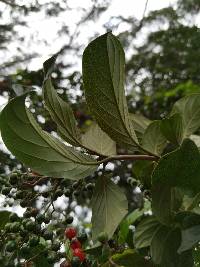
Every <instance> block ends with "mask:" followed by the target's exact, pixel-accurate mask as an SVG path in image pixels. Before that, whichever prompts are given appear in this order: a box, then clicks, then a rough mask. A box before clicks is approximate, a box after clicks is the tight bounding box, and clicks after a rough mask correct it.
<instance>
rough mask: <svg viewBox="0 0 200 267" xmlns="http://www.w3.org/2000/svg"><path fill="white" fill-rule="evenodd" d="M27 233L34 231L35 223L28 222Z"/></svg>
mask: <svg viewBox="0 0 200 267" xmlns="http://www.w3.org/2000/svg"><path fill="white" fill-rule="evenodd" d="M25 229H26V230H27V231H33V230H34V229H35V223H34V222H33V221H28V222H27V223H26V225H25Z"/></svg>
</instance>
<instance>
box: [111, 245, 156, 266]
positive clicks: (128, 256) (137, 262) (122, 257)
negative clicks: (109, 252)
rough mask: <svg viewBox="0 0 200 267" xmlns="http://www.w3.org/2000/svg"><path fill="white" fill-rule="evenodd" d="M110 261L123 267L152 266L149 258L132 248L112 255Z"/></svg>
mask: <svg viewBox="0 0 200 267" xmlns="http://www.w3.org/2000/svg"><path fill="white" fill-rule="evenodd" d="M112 261H113V262H114V263H117V266H119V265H120V266H124V267H153V264H152V262H151V261H150V260H147V259H145V258H144V257H142V256H141V255H140V254H139V253H138V252H136V251H135V250H133V249H126V250H125V251H124V252H123V253H121V254H115V255H113V256H112ZM113 266H114V265H113Z"/></svg>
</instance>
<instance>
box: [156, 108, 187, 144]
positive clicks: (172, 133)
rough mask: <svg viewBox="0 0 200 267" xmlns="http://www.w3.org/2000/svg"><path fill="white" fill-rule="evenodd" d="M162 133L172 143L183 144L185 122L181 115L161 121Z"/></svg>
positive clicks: (177, 114)
mask: <svg viewBox="0 0 200 267" xmlns="http://www.w3.org/2000/svg"><path fill="white" fill-rule="evenodd" d="M160 128H161V132H162V134H163V135H164V136H165V137H166V139H167V140H169V141H170V142H171V143H174V144H176V145H179V144H181V142H182V140H183V120H182V117H181V115H180V114H179V113H176V114H174V115H172V116H171V117H169V118H166V119H164V120H162V121H161V125H160Z"/></svg>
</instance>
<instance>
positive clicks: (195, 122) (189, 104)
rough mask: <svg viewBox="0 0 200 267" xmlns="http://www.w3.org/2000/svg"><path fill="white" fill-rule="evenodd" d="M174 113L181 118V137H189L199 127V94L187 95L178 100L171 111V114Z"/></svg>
mask: <svg viewBox="0 0 200 267" xmlns="http://www.w3.org/2000/svg"><path fill="white" fill-rule="evenodd" d="M175 113H179V114H180V115H181V116H182V118H183V130H184V134H183V136H184V137H188V136H190V135H191V134H192V133H194V132H195V131H196V130H198V128H199V127H200V94H192V95H188V96H185V97H183V98H181V99H180V100H178V101H177V102H176V103H175V104H174V107H173V109H172V114H175Z"/></svg>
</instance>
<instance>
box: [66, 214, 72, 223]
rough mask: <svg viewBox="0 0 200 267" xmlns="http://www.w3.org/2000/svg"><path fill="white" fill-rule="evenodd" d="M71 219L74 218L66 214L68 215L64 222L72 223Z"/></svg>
mask: <svg viewBox="0 0 200 267" xmlns="http://www.w3.org/2000/svg"><path fill="white" fill-rule="evenodd" d="M73 220H74V218H73V217H72V216H68V217H67V218H66V223H67V224H71V223H73Z"/></svg>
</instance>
